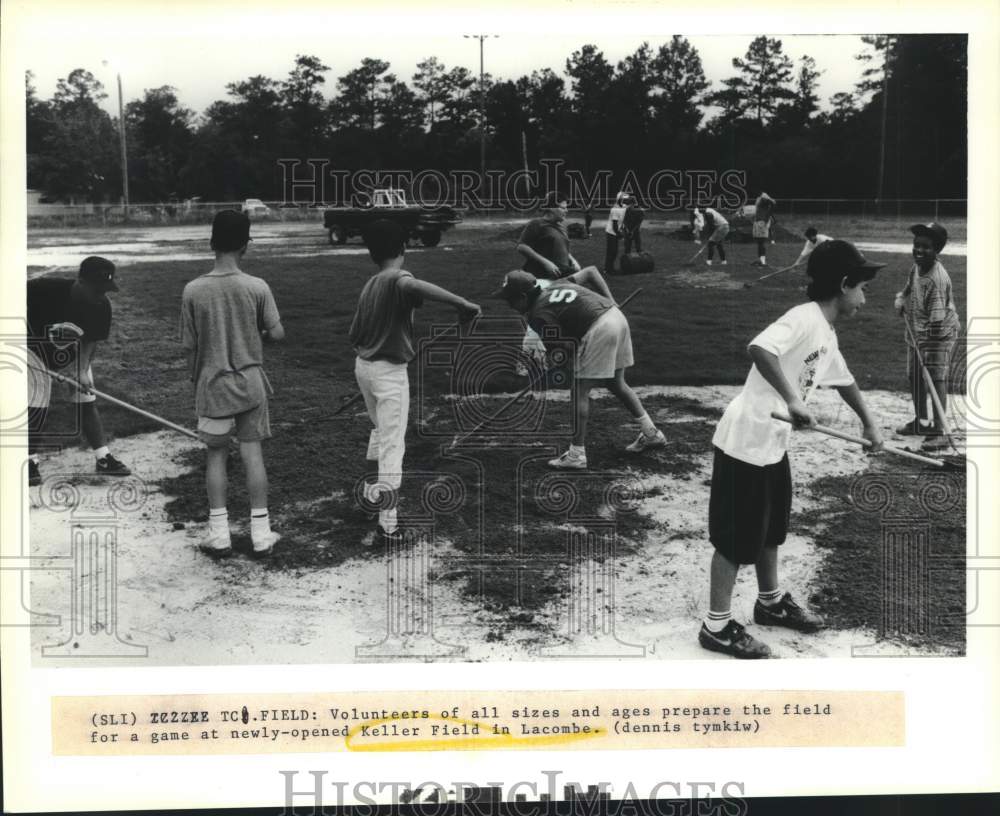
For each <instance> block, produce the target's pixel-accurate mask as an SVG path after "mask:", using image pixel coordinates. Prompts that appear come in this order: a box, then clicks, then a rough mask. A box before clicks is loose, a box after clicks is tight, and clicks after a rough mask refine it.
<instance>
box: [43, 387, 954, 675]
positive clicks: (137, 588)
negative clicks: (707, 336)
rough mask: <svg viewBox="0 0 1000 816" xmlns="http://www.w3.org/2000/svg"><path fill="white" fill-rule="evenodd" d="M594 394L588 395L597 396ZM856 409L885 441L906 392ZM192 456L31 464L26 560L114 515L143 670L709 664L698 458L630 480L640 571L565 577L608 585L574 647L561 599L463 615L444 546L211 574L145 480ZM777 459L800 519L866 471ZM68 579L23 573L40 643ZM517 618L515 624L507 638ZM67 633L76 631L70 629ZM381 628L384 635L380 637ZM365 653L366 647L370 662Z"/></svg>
mask: <svg viewBox="0 0 1000 816" xmlns="http://www.w3.org/2000/svg"><path fill="white" fill-rule="evenodd" d="M639 391H640V394H651V393H661V394H669V395H671V396H675V397H682V398H686V399H691V400H695V401H697V402H699V403H700V404H701V405H703V406H704V407H706V408H712V409H717V410H721V409H722V408H723V407H724V406H725V404H726V403H727V402H728V401H729V400H730V399H731V398H732V396H733V394H734V393H735V388H733V387H729V386H719V387H707V388H693V387H684V388H666V389H663V388H644V389H639ZM601 393H602V392H597V396H598V397H599V398H605V399H606V398H607V395H604V396H601ZM866 397H867V399H868V400H869V403H870V404H871V405H872V407H873V408H874V410H875V411H876V413H877V414H878V415H879V416H880V417H881V419H882V422H883V424H884V426H885V427H887V428H888V427H892V426H894V425H896V424H898V423H900V422H902V421H905V420H906V419H907V418H908V411H909V406H908V402H907V400H906V399H905V398H904V396H903V395H900V394H894V393H889V392H881V391H876V392H868V393H867V394H866ZM498 399H499V397H498ZM816 408H817V411H818V414H819V415H820V416H821V417H822V419H823V421H824V422H826V423H827V424H831V425H836V426H840V427H842V428H844V429H848V430H856V429H855V427H854V424H855V423H854V422H852V421H851V419H852V418H853V417H852V415H851V414H850V412H849V411H848V410H846V409H843V408H841V407H840V403H839V400H838V398H837V397H836V395H835V394H832V393H831V394H823V396H822V398H821V399H820V400H818V401H817V405H816ZM654 419H655V420H657V421H658V422H660V423H662V424H663V425H664V426H668V427H669V425H671V424H673V423H683V422H685V421H688V420H704V417H703V416H702V417H695V416H693V415H692V416H691V417H685V416H679V415H677V413H672V414H671V415H670V416H657V417H654ZM898 443H899V440H897V444H898ZM193 447H197V444H196V443H194V442H192V441H190V440H187V439H185V438H183V437H180V436H178V435H176V434H171V433H169V432H158V433H153V434H145V435H141V436H135V437H130V438H127V439H123V440H120V441H118V442H116V443H115V445H114V450H115V453H116V455H118V456H119V457H120V458H121V459H122V460H124V461H126V462H127V463H128V464H129V465H130V466H131V467H132V468H133V471H134V473H135V476H134V477H133V478H132V479H129V480H108V479H101V478H98V477H96V476H94V475H92V471H93V458H92V455H91V454H90V453H89V452H87V451H82V450H78V449H73V450H65V451H63V452H61V453H57V454H52V455H50V456H47V457H46V458H45V459H44V460H43V465H42V467H43V475H44V476H45V477H46V485H45V486H43V488H41V489H37V488H36V489H34V490H33V491H32V501H33V504H34V505H35V506H33V507H32V509H31V511H30V546H31V554H32V555H33V556H35V557H50V558H64V557H66V556H67V555H69V554H70V553H71V551H72V546H71V541H72V536H73V534H74V530H77V531H78V530H80V529H81V528H86V527H87V526H88V525H91V524H93V523H94V519H95V518H101V517H105V518H106V517H109V516H110V517H113V522H112V525H111V526H112V527H113V528H114V530H115V532H116V540H117V562H116V563H117V570H118V573H117V581H116V584H117V591H118V596H117V610H118V619H119V620H118V637H119V638H120V639H121V640H122V641H124V642H125V643H127V644H133V645H134V644H141V645H144V646H146V647H147V650H148V655H147V656H146V657H145V658H144V659H143V660H142V661H141V662H142V664H143V665H197V664H239V663H342V662H352V661H356V660H359V659H361V660H389V659H415V660H472V661H508V660H534V659H539V657H540V656H541V655H546V654H548V655H554V654H568V655H577V656H585V655H590V656H592V657H600V656H607V657H639V658H642V657H645V658H646V659H659V660H663V659H670V658H702V659H705V658H717V657H718V656H715V655H711V654H709V653H707V652H704V651H703V650H702V649H701V648H700V647H699V646H698V645H697V641H696V639H695V635H696V632H697V628H698V622H699V620H700V617H701V615H702V614H703V613H704V610H705V608H706V605H707V592H708V575H707V569H708V562H709V555H710V549H709V545H708V544H707V541H706V538H705V523H706V513H707V499H708V486H707V481H708V479H709V477H710V472H711V464H710V453H708V452H706V453H705V454H703V455H699V456H697V457H696V459H697V461H696V462H695V466H696V467H695V470H694V471H693V472H691V473H689V474H687V475H686V476H684V477H673V476H667V475H658V474H649V473H648V472H646V473H637V474H635V475H636V476H637V478H639V479H641V480H642V482H643V484H644V486H645V487H646V488H647V489H650V490H651V491H652V494H653V495H651V496H650V497H649V498H647V499H646V500H645V501H644V502H643V504H642V506H641V508H640V512H642V513H644V514H648V515H649V516H651V517H652V518H653V519H654V520H655V521H656V526H655V531H654V532H653V533H652V534H650V535H649V537H648V539H647V540H646V541H645V542H644V543H643V544H642V546H641V549H640V553H639V556H640V557H636V556H628V557H618V558H615V559H614V560H613V563H611V564H608V563H604V564H600V563H583V564H578V565H576V567H575V569H576V573H574V574H575V575H577V576H584V577H585V576H586V575H604V576H605V578H606V579H609V578H610V576H613V581H612V582H611V591H609V593H608V595H607V601H606V603H605V604H604V608H603V609H596V610H591V611H592V612H593V613H594V614H595V615H597V616H598V617H600V619H601V620H602V621H603V623H602V624H601V626H600V627H599V629H600V631H599V632H598V633H597V634H588V633H586V631H583V632H581V631H580V629H579V627H578V628H577V629H573V628H571V627H570V625H569V623H570V618H569V611H568V607H567V602H568V601H567V600H566V599H564V598H559V597H558V593H556V592H554V593H553V596H554V598H555V600H553V602H552V603H550V604H548V605H547V606H544V607H542V608H540V609H535V610H533V611H531V612H525V613H524V615H523V616H519V615H518V614H517V610H513V611H512V610H503V612H502V614H501V612H500V611H493V610H488V609H483V608H480V607H478V606H477V605H476V604H474V603H472V602H471V600H470V598H469V597H468V595H467V594H464V593H463V592H462V591H461V582H460V581H456V580H452V579H451V578H450V577H449V566H448V565H449V564H450V563H452V562H451V561H450V559H448V558H444V557H443V556H445V555H449V556H450V555H454V549H453V546H452V543H451V542H450V541H447V540H440V541H435V542H433V543H430V544H428V545H427V546H426V547H425V548H421V547H416V548H413V547H410V548H402V549H401V550H397V551H394V552H389V553H387V552H377V551H376V549H375V545H374V543H371V544H370V546H371V547H372V549H371V550H370V551H368V554H366V557H363V558H357V559H353V560H350V561H347V562H345V563H344V564H342V565H341V566H339V567H337V568H334V569H311V570H308V569H295V570H287V571H283V570H278V569H274V568H271V567H269V566H268V562H266V561H263V562H261V561H255V560H253V559H251V558H250V557H249V556H248V554H247V553H245V552H238V553H237V554H236V555H235V556H234V557H233V558H231V559H228V560H224V561H220V562H216V561H213V560H210V559H208V558H207V557H206V556H204V555H203V554H202V553H200V552H199V551H198V549H197V543H198V541H199V539H200V538H201V536H202V535H203V534H204V524H203V523H198V522H194V521H190V522H187V523H186V524H183V525H181V524H174V523H171V522H170V521H169V520H168V519H167V515H166V513H165V511H164V505H165V503H166V501H167V500H168V498H169V497H168V496H166V495H164V494H163V493H162V492H161V491H160V490H159V489H158V488H157V487H156V484H155V483H156V481H157V480H159V479H162V478H167V477H171V476H176V475H178V474H180V473H181V472H183V471H184V470H185V468H187V467H189V466H188V465H185V464H184V456H185V454H187V453H188V452H189V451H191V450H192V448H193ZM790 455H791V459H792V463H793V472H794V474H795V477H796V493H795V509H796V510H797V511H799V510H808V509H816V508H830V507H834V506H839V505H841V504H842V503H843V502H845V501H846V500H847V497H846V496H828V495H817V494H816V493H814V492H813V490H812V487H811V485H812V484H813V483H814V482H815V481H816V480H818V479H820V478H822V477H825V476H830V475H850V474H853V473H860V472H862V471H863V470H865V469H866V468H867V467H869V466H870V465H871V460H870V459H869V458H868V457H866V456H865V455H864V454H863V453H861V452H860V451H859V450H857V449H854V448H853V447H852V446H851V445H849V444H847V443H844V442H840V441H838V440H832V439H828V438H826V437H820V436H818V435H816V434H805V433H803V434H796V435H795V436H794V437H793V445H792V449H791V452H790ZM236 475H237V477H238V473H237V474H236ZM58 482H64V483H70V484H72V485H73V487H74V491H73V492H72V493H71V495H70V498H71V499H72V501H70V502H69V503H67V502H66V501H65V499H66V495H63V501H62V502H60V501H58V500H57V499H58V496H55V493H56V492H58V491H54V490H53V489H52V485H53V484H54V483H58ZM126 482H128V483H130V486H129V488H128V489H129V490H131V491H132V496H133V499H132V501H131V504H130V505H129V507H128V508H127V509H125V510H123V511H122V510H119V511H114V510H113V509H112V508H113V504H114V502H115V499H114V496H113V494H114V492H115V490H119V491H120V490H121V489H122V488H123V487H124V484H125V483H126ZM136 496H139V497H140V498H139V499H136V498H135V497H136ZM119 504H120V501H119ZM74 508H75V509H74ZM310 511H311V508H310V507H309V506H305V505H303V506H296V507H287V508H283V509H282V511H281V512H280V513H278V514H277V522H276V526H279V527H280V518H281V514H290V513H309V512H310ZM233 527H234V534H236V535H237V536H238V535H240V534H242V535H244V536H245V535H246V523H245V521H244V520H242V519H239V520H235V519H234V523H233ZM175 528H180V529H175ZM815 532H816V530H815V529H813V530H803V529H796V530H794V532H793V534H792V536H791V537H790V539H789V541H788V542H787V544H786V545H785V546H784V547H783V548H782V551H781V573H782V576H783V579H782V580H783V585H784V586H785V587H786V588H788V589H790V590H791V591H793V592H794V593H795V594H796V595H797V596H798V597H799V598H800V599H803V600H805V599H807V598H808V597H809V594H810V592H811V591H812V590H813V588H814V587H813V583H814V579H815V576H816V574H817V571H818V569H819V567H820V565H821V559H822V555H821V553H819V552H818V551H817V550H816V549H815V547H814V546H813V545H812V535H813V534H814V533H815ZM329 535H330V537H331V539H332V540H333V541H336V538H337V535H338V520H337V519H332V518H331V519H330V528H329ZM279 546H280V545H279ZM63 564H64V567H65V562H63ZM81 569H82V572H80V573H79V575H78V576H77V579H73V578H72V577H71V576H72V573H71V572H70V571H69V570H67V569H65V568H63V569H61V570H47V571H39V572H36V573H33V575H32V581H31V599H30V606H31V608H32V609H34V610H36V611H38V612H46V613H49V614H58V615H61V616H63V625H62V626H60V627H51V628H42V627H40V628H36V629H35V630H34V642H35V644H36V645H37V646H43V645H49V646H52V645H57V644H60V643H64V642H68V641H72V640H73V638H74V637H79V634H78V633H74V632H72V631H70V629H69V626H70V621H71V620H73V618H72V616H71V601H72V594H71V589H72V585H73V583H74V580H79V579H80V576H81V575H82V576H85V575H86V571H87V570H86V566H84V567H83V568H81ZM414 576H416V578H414ZM396 580H404V581H405V583H406V591H405V592H403V593H401V594H400V593H397V594H395V595H392V596H390V593H388V592H387V586H390V585H391V584H392V583H393V582H394V581H396ZM755 593H756V590H755V584H754V580H753V575H752V571H751V570H744V571H743V572H742V573H741V577H740V580H739V582H738V585H737V591H736V595H735V598H734V607H733V609H734V613H735V615H736V617H737V618H738V619H743V620H749V619H750V617H751V610H752V605H753V601H754V598H755ZM512 612H513V614H512ZM78 617H79V616H78ZM83 617H84V618H86V615H84V616H83ZM519 620H523V623H524V625H523V626H518V623H517V622H518V621H519ZM512 621H513V625H512ZM76 623H77V629H78V630H79V629H80V628H81V627H83V624H84V623H85V621H83V620H77V621H76ZM583 629H584V630H586V627H583ZM758 629H760V627H758ZM390 632H395V633H396V634H394V635H391V636H390ZM99 634H102V635H103V633H99ZM758 634H760V635H761V637H762V638H765V639H766V640H767V641H768V642H769V643H770V644H771V645H772V648H773V649H774V651H775V653H776V654H777V655H778V656H781V657H849V656H851V653H852V648H853V647H857V646H863V645H866V644H872V643H875V640H876V638H875V633H874V632H873V631H866V630H844V631H826V632H823V633H820V634H817V635H811V636H800V635H796V634H794V633H787V634H785V633H781V632H777V631H775V632H770V631H768V632H766V633H762V632H758ZM765 636H766V637H765ZM372 646H375V647H376V648H374V649H371V648H368V647H372ZM887 646H888V645H887ZM359 649H360V650H361V651H360V652H359V651H358V650H359ZM928 653H929V654H933V653H934V652H928ZM720 659H725V658H720ZM109 661H110V662H120V660H117V659H115V658H108V659H107V660H97V661H95V660H91V661H89V663H88V665H89V664H93V663H95V662H96V663H107V662H109ZM39 662H41V663H44V664H52V663H58V664H61V665H65V664H66V663H67V662H68V661H66V660H64V659H63V660H54V659H52V658H39ZM128 662H130V663H132V664H133V665H134V664H135V663H136V662H138V661H135V660H129V661H128Z"/></svg>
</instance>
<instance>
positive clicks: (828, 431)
mask: <svg viewBox="0 0 1000 816" xmlns="http://www.w3.org/2000/svg"><path fill="white" fill-rule="evenodd" d="M771 416H772V418H774V419H777V420H780V421H781V422H787V423H788V424H789V425H791V424H792V420H791V418H790V417H787V416H784V415H783V414H779V413H777V412H776V411H772V412H771ZM803 430H808V431H816V432H817V433H821V434H825V435H826V436H832V437H834V438H836V439H843V440H844V441H846V442H853V443H854V444H855V445H861V447H863V448H870V447H871V446H872V443H871V442H869V441H868V440H867V439H863V438H862V437H860V436H852V435H851V434H848V433H844V432H843V431H838V430H837V429H836V428H828V427H826V426H825V425H809V426H808V427H806V428H804V429H803ZM882 450H883V451H884V452H885V453H888V454H891V455H893V456H898V457H900V458H901V459H909V460H910V461H911V462H919V463H920V464H921V465H930V466H931V467H935V468H938V469H940V470H963V471H964V470H965V462H964V461H962V462H958V461H952V460H948V459H935V458H933V457H930V456H923V455H921V454H919V453H913V452H912V451H908V450H904V449H902V448H893V447H889V446H887V445H884V446H883V447H882Z"/></svg>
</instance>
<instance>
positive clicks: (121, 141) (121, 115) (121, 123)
mask: <svg viewBox="0 0 1000 816" xmlns="http://www.w3.org/2000/svg"><path fill="white" fill-rule="evenodd" d="M101 65H103V66H104V67H106V68H112V69H113V70H114V72H115V77H116V78H117V80H118V146H119V149H120V152H121V163H122V214H123V215H124V216H125V220H126V221H128V153H127V151H126V149H125V104H124V101H123V99H122V72H121V71H120V70H119V69H118V68H117V67H116V66H115V65H114V64H113V63H109V62H108V60H101Z"/></svg>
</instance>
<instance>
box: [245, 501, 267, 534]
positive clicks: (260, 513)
mask: <svg viewBox="0 0 1000 816" xmlns="http://www.w3.org/2000/svg"><path fill="white" fill-rule="evenodd" d="M270 532H271V517H270V516H269V515H268V513H267V508H266V507H255V508H251V509H250V537H251V538H260V537H261V536H264V535H267V534H268V533H270Z"/></svg>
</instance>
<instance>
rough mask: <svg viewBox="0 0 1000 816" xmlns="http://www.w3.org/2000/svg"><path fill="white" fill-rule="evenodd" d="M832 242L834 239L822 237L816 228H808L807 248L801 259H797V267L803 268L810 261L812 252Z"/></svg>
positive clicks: (800, 254) (800, 255)
mask: <svg viewBox="0 0 1000 816" xmlns="http://www.w3.org/2000/svg"><path fill="white" fill-rule="evenodd" d="M832 240H833V239H832V238H831V237H830V236H829V235H821V234H820V233H819V232H818V231H817V230H816V227H806V243H805V246H803V247H802V251H801V252H800V253H799V257H798V258H796V259H795V266H801V265H802V264H804V263H805V262H806V261H808V260H809V256H810V255H812V251H813V250H814V249H816V247H818V246H819V245H820V244H823V243H826V242H827V241H832Z"/></svg>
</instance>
